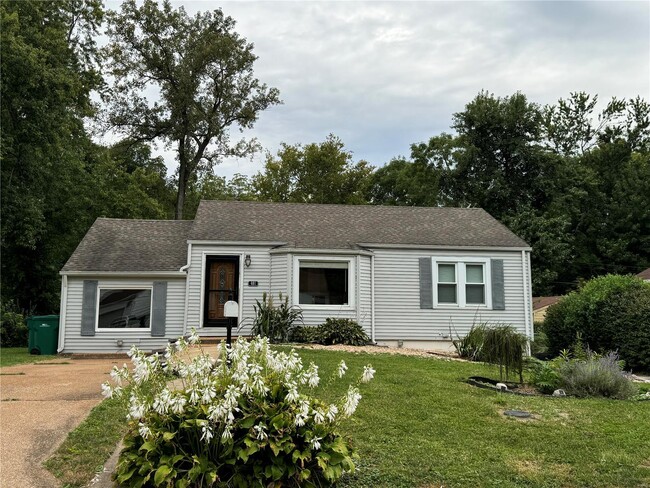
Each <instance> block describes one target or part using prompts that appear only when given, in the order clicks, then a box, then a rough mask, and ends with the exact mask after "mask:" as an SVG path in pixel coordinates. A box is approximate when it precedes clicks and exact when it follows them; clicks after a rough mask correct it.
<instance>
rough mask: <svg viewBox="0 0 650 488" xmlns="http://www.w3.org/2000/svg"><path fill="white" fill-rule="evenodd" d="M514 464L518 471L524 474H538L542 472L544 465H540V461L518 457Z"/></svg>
mask: <svg viewBox="0 0 650 488" xmlns="http://www.w3.org/2000/svg"><path fill="white" fill-rule="evenodd" d="M512 466H513V467H514V468H515V469H516V470H517V472H518V473H520V474H522V475H524V476H537V475H539V474H540V473H541V472H542V467H541V466H540V465H539V461H530V460H528V459H516V460H514V461H512Z"/></svg>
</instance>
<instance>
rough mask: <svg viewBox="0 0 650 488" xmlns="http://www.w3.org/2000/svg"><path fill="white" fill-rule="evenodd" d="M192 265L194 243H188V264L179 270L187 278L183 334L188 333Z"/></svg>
mask: <svg viewBox="0 0 650 488" xmlns="http://www.w3.org/2000/svg"><path fill="white" fill-rule="evenodd" d="M191 263H192V243H191V242H188V244H187V264H186V265H185V266H182V267H181V269H179V271H180V272H182V273H184V274H185V276H186V278H185V307H184V308H183V332H184V333H186V332H187V305H188V302H189V294H190V271H189V269H190V264H191Z"/></svg>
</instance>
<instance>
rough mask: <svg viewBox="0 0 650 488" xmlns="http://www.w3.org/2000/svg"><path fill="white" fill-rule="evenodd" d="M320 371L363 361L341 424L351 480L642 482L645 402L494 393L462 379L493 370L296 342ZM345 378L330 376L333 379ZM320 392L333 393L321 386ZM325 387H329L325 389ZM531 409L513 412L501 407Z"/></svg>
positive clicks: (647, 461) (648, 480)
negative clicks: (366, 371) (364, 378)
mask: <svg viewBox="0 0 650 488" xmlns="http://www.w3.org/2000/svg"><path fill="white" fill-rule="evenodd" d="M300 354H301V356H302V357H303V358H304V359H305V360H307V361H310V360H313V361H314V362H316V363H317V364H319V365H320V366H321V371H322V373H323V375H326V374H327V372H328V371H331V370H332V368H334V367H335V365H336V364H337V363H338V361H340V360H341V359H344V360H345V361H346V363H347V364H348V366H349V367H350V372H353V371H359V370H360V369H361V367H362V365H364V364H366V363H368V362H371V363H372V364H373V366H374V368H375V369H376V370H377V374H376V379H375V380H374V381H373V382H371V383H370V384H368V385H364V388H363V389H362V392H361V393H362V394H363V399H362V400H361V403H360V406H359V410H357V414H356V415H355V416H354V417H353V419H351V420H350V422H349V425H348V426H347V427H348V431H349V434H350V435H351V436H352V437H353V439H354V441H355V443H356V446H357V448H358V453H359V455H360V456H361V460H360V463H359V470H358V473H357V474H355V475H354V476H353V477H352V478H351V479H349V480H347V481H346V482H345V483H343V484H342V485H343V486H350V487H352V486H354V487H370V486H372V487H412V486H440V485H444V486H452V487H459V486H467V487H479V486H485V487H488V486H490V487H497V486H498V487H521V486H535V487H558V486H576V487H578V486H583V487H594V486H599V487H605V486H612V487H614V486H616V487H624V486H629V487H639V486H650V403H648V402H631V401H628V402H626V401H615V400H579V399H557V398H542V397H533V398H530V397H522V396H515V395H508V394H498V393H495V392H491V391H488V390H482V389H479V388H475V387H472V386H470V385H467V384H465V383H464V382H463V380H464V379H465V378H467V377H468V376H470V375H477V374H481V375H490V374H491V375H493V376H494V374H496V370H495V369H494V368H492V367H489V366H484V365H481V364H476V363H462V362H450V361H449V362H448V361H444V360H439V359H434V358H431V359H429V358H418V357H406V356H393V355H388V354H378V355H368V354H350V353H338V352H331V351H318V350H301V351H300ZM344 386H345V385H344V384H343V383H337V385H336V386H335V387H334V388H332V389H333V390H336V388H341V389H340V390H339V391H338V393H342V392H343V389H342V387H344ZM327 393H328V394H331V393H335V391H334V392H333V391H329V392H327ZM328 396H329V395H328ZM504 409H505V410H508V409H521V410H526V411H529V412H531V413H534V414H536V415H538V416H539V419H538V420H533V421H527V422H522V421H518V420H514V419H508V418H505V417H504V416H503V415H502V414H501V413H500V412H501V411H503V410H504Z"/></svg>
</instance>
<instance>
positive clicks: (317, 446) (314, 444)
mask: <svg viewBox="0 0 650 488" xmlns="http://www.w3.org/2000/svg"><path fill="white" fill-rule="evenodd" d="M322 440H323V438H322V437H314V438H313V439H312V440H311V441H309V445H310V446H311V448H312V449H313V450H315V451H318V450H319V449H320V442H319V441H322Z"/></svg>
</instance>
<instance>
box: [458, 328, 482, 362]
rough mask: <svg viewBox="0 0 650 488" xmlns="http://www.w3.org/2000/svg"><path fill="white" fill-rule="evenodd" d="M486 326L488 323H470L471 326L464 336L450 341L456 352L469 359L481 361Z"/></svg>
mask: <svg viewBox="0 0 650 488" xmlns="http://www.w3.org/2000/svg"><path fill="white" fill-rule="evenodd" d="M487 328H488V324H472V328H471V329H470V330H469V332H468V333H467V335H466V336H465V337H463V338H458V339H456V340H454V341H452V342H453V344H454V348H456V352H457V353H458V355H459V356H460V357H461V358H465V359H469V360H470V361H481V350H482V349H483V343H484V342H485V331H486V330H487Z"/></svg>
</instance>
